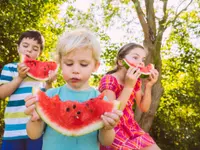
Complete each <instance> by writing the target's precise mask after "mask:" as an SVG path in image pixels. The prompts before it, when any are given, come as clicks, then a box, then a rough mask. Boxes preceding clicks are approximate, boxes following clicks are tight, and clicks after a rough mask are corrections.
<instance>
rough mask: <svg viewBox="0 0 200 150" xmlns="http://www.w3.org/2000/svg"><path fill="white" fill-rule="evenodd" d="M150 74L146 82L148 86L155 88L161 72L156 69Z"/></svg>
mask: <svg viewBox="0 0 200 150" xmlns="http://www.w3.org/2000/svg"><path fill="white" fill-rule="evenodd" d="M150 72H151V74H150V76H149V78H148V79H147V81H146V85H148V86H153V85H154V84H155V83H156V82H157V80H158V76H159V72H158V71H157V70H156V69H152V70H150Z"/></svg>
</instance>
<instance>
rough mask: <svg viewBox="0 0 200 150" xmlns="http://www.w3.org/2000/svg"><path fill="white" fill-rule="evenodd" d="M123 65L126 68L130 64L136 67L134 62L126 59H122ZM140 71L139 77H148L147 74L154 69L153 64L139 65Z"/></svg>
mask: <svg viewBox="0 0 200 150" xmlns="http://www.w3.org/2000/svg"><path fill="white" fill-rule="evenodd" d="M122 63H123V65H124V67H125V68H126V69H128V68H129V67H130V66H132V67H136V65H135V64H133V63H130V62H128V60H127V59H123V62H122ZM139 69H140V71H141V73H142V74H141V75H140V78H148V77H149V75H150V74H151V72H150V70H151V69H154V65H153V64H148V65H147V66H146V67H139Z"/></svg>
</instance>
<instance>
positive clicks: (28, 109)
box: [24, 105, 35, 115]
mask: <svg viewBox="0 0 200 150" xmlns="http://www.w3.org/2000/svg"><path fill="white" fill-rule="evenodd" d="M34 110H35V105H31V106H29V107H28V108H27V109H25V111H24V113H25V114H26V115H32V114H33V111H34Z"/></svg>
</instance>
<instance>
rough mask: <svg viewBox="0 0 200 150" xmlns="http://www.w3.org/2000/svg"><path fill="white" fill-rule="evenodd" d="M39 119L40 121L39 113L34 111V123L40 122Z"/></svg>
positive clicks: (32, 118)
mask: <svg viewBox="0 0 200 150" xmlns="http://www.w3.org/2000/svg"><path fill="white" fill-rule="evenodd" d="M39 119H40V117H39V115H38V114H37V112H36V111H35V110H34V111H33V115H32V117H31V120H32V121H37V120H39Z"/></svg>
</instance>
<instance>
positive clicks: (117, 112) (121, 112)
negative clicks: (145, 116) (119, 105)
mask: <svg viewBox="0 0 200 150" xmlns="http://www.w3.org/2000/svg"><path fill="white" fill-rule="evenodd" d="M113 112H114V113H116V114H117V115H118V116H119V117H122V116H123V111H121V110H116V109H114V110H113Z"/></svg>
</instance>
